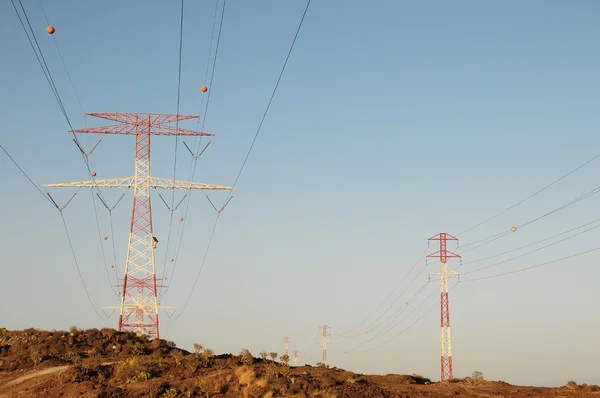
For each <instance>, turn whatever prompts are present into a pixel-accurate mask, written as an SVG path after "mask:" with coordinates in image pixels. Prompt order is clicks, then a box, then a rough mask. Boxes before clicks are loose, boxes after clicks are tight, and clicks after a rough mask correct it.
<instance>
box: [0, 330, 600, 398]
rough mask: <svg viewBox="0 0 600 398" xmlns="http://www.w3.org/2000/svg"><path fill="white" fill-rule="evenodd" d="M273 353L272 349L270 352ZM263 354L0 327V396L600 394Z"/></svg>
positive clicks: (106, 334)
mask: <svg viewBox="0 0 600 398" xmlns="http://www.w3.org/2000/svg"><path fill="white" fill-rule="evenodd" d="M273 356H275V354H274V355H273ZM282 359H283V360H279V361H277V360H273V359H271V356H270V355H266V353H264V354H262V355H261V358H254V357H253V356H252V355H251V354H250V353H249V352H248V351H242V352H241V353H240V354H238V355H231V354H222V355H215V353H213V352H212V351H211V350H210V349H207V348H204V347H202V346H200V345H195V346H194V352H193V353H190V352H187V351H185V350H181V349H179V348H176V347H175V344H173V343H172V342H167V341H165V340H154V341H149V340H148V339H146V338H143V337H138V336H136V335H134V334H133V333H119V332H117V331H115V330H113V329H102V330H97V329H90V330H78V329H75V328H72V330H71V331H68V332H67V331H52V332H50V331H41V330H36V329H27V330H22V331H8V330H6V329H0V397H36V398H38V397H59V396H64V397H74V396H80V397H107V398H108V397H110V398H113V397H123V398H125V397H261V398H262V397H265V398H269V397H331V398H333V397H340V398H341V397H357V398H358V397H361V398H369V397H407V396H410V397H420V396H428V397H447V396H462V397H491V396H511V397H525V396H536V397H541V396H562V397H567V396H568V397H585V396H598V397H600V388H599V387H598V386H587V385H582V386H580V385H577V384H575V383H569V384H567V385H566V386H564V387H560V388H539V387H521V386H513V385H510V384H507V383H503V382H493V381H483V380H473V379H463V380H454V381H453V382H449V383H432V382H431V381H430V380H429V379H426V378H423V377H419V376H403V375H385V376H368V375H362V374H356V373H353V372H349V371H345V370H342V369H337V368H323V367H312V366H308V365H306V366H299V367H293V366H289V365H287V364H286V363H285V362H286V360H287V358H282Z"/></svg>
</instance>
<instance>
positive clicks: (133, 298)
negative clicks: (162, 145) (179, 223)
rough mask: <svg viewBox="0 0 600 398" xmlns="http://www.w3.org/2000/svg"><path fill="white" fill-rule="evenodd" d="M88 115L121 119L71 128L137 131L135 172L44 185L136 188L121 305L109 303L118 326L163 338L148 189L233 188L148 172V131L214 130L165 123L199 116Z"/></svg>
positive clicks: (186, 133)
mask: <svg viewBox="0 0 600 398" xmlns="http://www.w3.org/2000/svg"><path fill="white" fill-rule="evenodd" d="M87 115H90V116H95V117H99V118H103V119H108V120H114V121H117V122H120V123H121V124H117V125H112V126H104V127H94V128H88V129H83V130H73V132H75V133H96V134H121V135H134V136H135V175H134V176H133V177H120V178H110V179H102V180H96V179H93V180H92V181H80V182H68V183H61V184H45V186H50V187H78V188H92V189H94V188H132V187H133V188H134V193H133V211H132V215H131V224H130V229H129V244H128V247H127V260H126V262H125V275H124V277H123V283H122V285H121V284H119V285H118V286H119V288H122V290H121V305H120V306H119V307H111V308H119V309H120V315H119V331H133V332H135V333H137V334H146V335H149V336H150V337H154V338H159V336H160V332H159V327H158V326H159V325H158V309H159V303H158V301H157V288H158V287H161V286H160V285H158V284H157V281H156V267H155V265H154V248H155V247H156V243H157V242H158V239H157V238H156V236H155V235H154V231H153V227H152V209H151V206H150V189H151V188H154V189H201V190H231V189H233V188H229V187H221V186H217V185H208V184H201V183H196V182H189V181H179V180H173V179H167V178H158V177H153V176H151V175H150V136H151V135H166V136H171V137H174V136H188V137H189V136H212V135H214V134H208V133H201V132H196V131H191V130H186V129H181V128H174V127H171V126H167V123H172V122H175V121H177V120H188V119H195V118H197V117H198V116H183V115H166V114H147V113H145V114H138V113H87ZM80 150H81V148H80ZM82 151H83V150H82ZM92 176H95V173H92ZM105 206H106V204H105ZM160 308H165V307H160Z"/></svg>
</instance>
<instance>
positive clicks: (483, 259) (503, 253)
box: [462, 218, 600, 265]
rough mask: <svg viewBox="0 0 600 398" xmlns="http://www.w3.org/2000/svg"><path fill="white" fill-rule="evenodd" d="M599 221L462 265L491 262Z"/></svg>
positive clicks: (599, 219) (598, 219)
mask: <svg viewBox="0 0 600 398" xmlns="http://www.w3.org/2000/svg"><path fill="white" fill-rule="evenodd" d="M599 221H600V218H597V219H595V220H593V221H590V222H588V223H585V224H582V225H579V226H577V227H575V228H571V229H569V230H567V231H563V232H560V233H558V234H556V235H552V236H550V237H548V238H544V239H542V240H538V241H536V242H533V243H529V244H527V245H524V246H521V247H517V248H516V249H511V250H507V251H505V252H502V253H499V254H494V255H492V256H488V257H484V258H479V259H477V260H472V261H466V262H463V263H462V265H468V264H474V263H478V262H480V261H485V260H490V259H492V258H496V257H500V256H503V255H505V254H509V253H512V252H516V251H519V250H522V249H525V248H527V247H531V246H535V245H537V244H538V243H542V242H545V241H547V240H550V239H552V238H556V237H559V236H561V235H564V234H568V233H569V232H573V231H575V230H578V229H580V228H583V227H587V226H588V225H591V224H594V223H596V222H599Z"/></svg>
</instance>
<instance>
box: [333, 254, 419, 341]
mask: <svg viewBox="0 0 600 398" xmlns="http://www.w3.org/2000/svg"><path fill="white" fill-rule="evenodd" d="M427 250H428V248H426V249H425V250H424V251H423V253H422V254H421V255H419V258H418V259H417V261H415V263H414V264H413V266H412V267H411V268H410V269H409V270H408V272H407V273H406V275H404V277H403V278H402V279H401V280H400V282H399V283H398V284H397V285H396V287H394V289H393V290H392V292H391V293H390V294H389V295H388V296H387V297H386V298H385V299H384V300H383V301H382V302H381V303H380V304H379V305H378V306H377V308H376V309H375V311H373V312H372V313H371V314H370V315H369V316H367V317H366V318H365V319H363V320H362V321H361V322H360V323H359V324H358V325H356V326H354V327H353V328H351V329H348V330H347V331H345V332H343V333H342V334H341V336H342V337H344V335H345V334H346V333H348V332H350V331H352V330H354V329H356V328H358V327H359V326H360V325H362V324H363V323H365V322H366V321H367V319H369V318H370V317H372V316H373V315H374V314H375V313H377V311H379V309H380V308H381V307H382V306H383V304H384V303H385V302H386V301H388V300H389V299H390V297H392V296H393V295H394V293H395V292H396V290H398V288H399V287H400V286H401V285H402V283H404V281H405V280H406V278H408V275H410V273H411V272H412V271H413V269H415V267H416V266H417V264H419V262H421V261H422V259H423V256H424V255H425V253H426V252H427ZM413 282H414V279H413ZM411 284H412V282H411ZM411 284H409V285H408V286H407V287H406V289H408V288H409V287H410V285H411ZM406 289H405V290H404V291H403V292H402V293H400V295H399V297H401V296H402V294H404V292H406ZM396 301H398V299H396ZM396 301H394V302H393V303H392V304H391V305H390V307H391V306H392V305H394V303H396ZM390 307H388V309H387V310H385V311H384V313H383V314H381V316H383V315H385V313H386V312H387V311H388V310H389V309H390ZM381 316H380V317H379V318H377V319H376V320H375V321H373V323H375V322H377V321H378V320H379V319H380V318H381ZM373 323H372V324H373ZM372 324H371V325H372ZM369 328H370V326H369V327H367V329H369ZM348 337H353V336H348Z"/></svg>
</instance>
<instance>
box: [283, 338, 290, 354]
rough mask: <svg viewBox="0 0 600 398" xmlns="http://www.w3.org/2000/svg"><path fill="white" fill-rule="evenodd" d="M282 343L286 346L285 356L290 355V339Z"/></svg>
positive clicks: (284, 339) (285, 339)
mask: <svg viewBox="0 0 600 398" xmlns="http://www.w3.org/2000/svg"><path fill="white" fill-rule="evenodd" d="M282 341H283V344H285V355H288V349H289V346H290V338H289V337H284V338H283V340H282Z"/></svg>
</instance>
